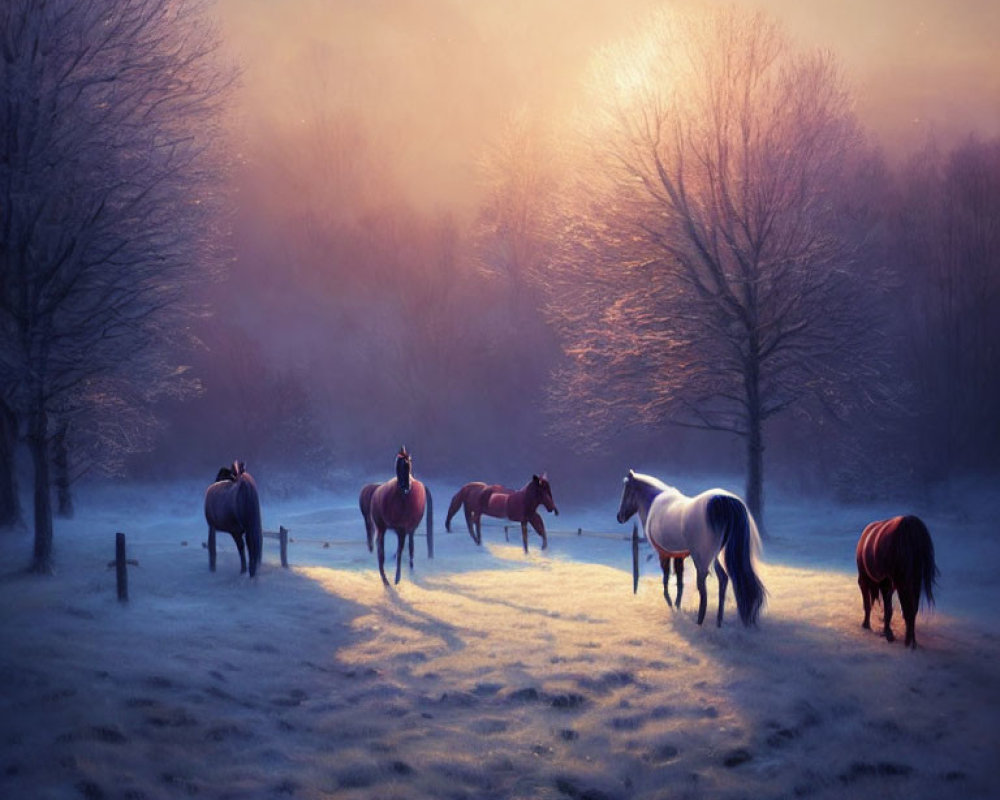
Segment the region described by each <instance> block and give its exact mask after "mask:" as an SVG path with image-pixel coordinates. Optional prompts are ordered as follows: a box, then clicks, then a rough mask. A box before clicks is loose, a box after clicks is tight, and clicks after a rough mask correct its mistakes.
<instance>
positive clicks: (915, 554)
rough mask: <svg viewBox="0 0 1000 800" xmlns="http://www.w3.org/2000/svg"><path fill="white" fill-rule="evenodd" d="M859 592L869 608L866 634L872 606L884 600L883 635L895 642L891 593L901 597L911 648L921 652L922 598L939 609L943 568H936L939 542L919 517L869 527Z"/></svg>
mask: <svg viewBox="0 0 1000 800" xmlns="http://www.w3.org/2000/svg"><path fill="white" fill-rule="evenodd" d="M857 560H858V586H859V587H860V588H861V601H862V603H863V604H864V608H865V618H864V621H863V622H862V623H861V626H862V627H863V628H868V629H871V611H872V605H873V604H874V603H875V602H876V601H877V600H878V599H879V594H880V593H881V595H882V620H883V624H884V628H883V633H884V634H885V638H886V639H888V640H889V641H890V642H891V641H894V640H895V638H896V637H895V636H893V634H892V627H891V623H892V593H893V592H894V591H895V592H897V593H898V594H899V605H900V608H901V609H902V611H903V620H904V621H905V622H906V638H905V640H904V642H903V643H904V645H905V646H906V647H913V648H916V646H917V637H916V632H915V624H916V618H917V608H918V607H919V605H920V594H921V592H922V593H923V595H924V597H925V598H926V599H927V602H928V604H930V605H934V582H935V578H937V576H938V574H939V573H938V568H937V565H936V564H935V563H934V542H933V541H931V534H930V532H929V531H928V530H927V526H926V525H924V523H923V522H922V521H921V520H920V519H919V518H918V517H914V516H905V517H893V518H892V519H887V520H881V521H879V522H872V523H870V524H869V525H866V526H865V529H864V530H863V531H862V532H861V538H860V539H858V548H857Z"/></svg>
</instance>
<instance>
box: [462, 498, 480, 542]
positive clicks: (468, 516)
mask: <svg viewBox="0 0 1000 800" xmlns="http://www.w3.org/2000/svg"><path fill="white" fill-rule="evenodd" d="M462 510H463V511H465V527H467V528H468V529H469V536H471V537H472V541H474V542H475V541H476V532H475V531H474V530H473V528H472V524H473V522H474V517H473V513H472V509H471V508H470V507H469V504H468V503H465V504H464V505H463V509H462ZM477 544H478V542H477Z"/></svg>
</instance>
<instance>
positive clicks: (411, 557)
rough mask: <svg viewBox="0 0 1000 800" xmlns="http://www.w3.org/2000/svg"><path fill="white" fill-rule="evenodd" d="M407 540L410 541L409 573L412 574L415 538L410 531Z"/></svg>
mask: <svg viewBox="0 0 1000 800" xmlns="http://www.w3.org/2000/svg"><path fill="white" fill-rule="evenodd" d="M414 530H415V529H414ZM407 538H409V540H410V572H413V539H414V538H415V536H414V531H410V534H409V536H408V537H407Z"/></svg>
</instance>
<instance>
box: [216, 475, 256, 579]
mask: <svg viewBox="0 0 1000 800" xmlns="http://www.w3.org/2000/svg"><path fill="white" fill-rule="evenodd" d="M205 521H206V522H207V523H208V568H209V569H210V570H211V571H212V572H215V555H216V551H215V532H216V531H217V530H220V531H225V532H226V533H228V534H230V535H231V536H232V537H233V541H234V542H236V549H237V550H238V551H239V554H240V574H241V575H242V574H243V573H244V572H246V571H247V559H246V550H249V551H250V577H251V578H252V577H253V576H254V575H256V574H257V567H259V566H260V559H261V551H262V550H263V545H264V534H263V531H262V529H261V524H260V499H259V497H258V494H257V484H256V483H255V482H254V479H253V477H251V475H250V473H249V472H247V471H246V467H245V466H244V464H243V462H242V461H235V462H233V466H232V468H229V467H223V468H222V469H220V470H219V472H218V474H217V475H216V477H215V483H213V484H212V485H211V486H209V487H208V489H206V490H205ZM244 541H245V544H244Z"/></svg>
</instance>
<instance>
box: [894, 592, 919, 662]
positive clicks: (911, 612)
mask: <svg viewBox="0 0 1000 800" xmlns="http://www.w3.org/2000/svg"><path fill="white" fill-rule="evenodd" d="M914 595H916V592H914V591H912V590H911V589H910V587H909V586H907V587H906V589H904V590H903V591H901V592H900V593H899V607H900V609H901V610H902V612H903V621H904V622H906V638H905V639H904V640H903V644H904V645H905V646H906V647H912V648H913V649H914V650H915V649H916V648H917V634H916V624H917V606H918V604H919V599H918V598H919V595H916V596H914Z"/></svg>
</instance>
